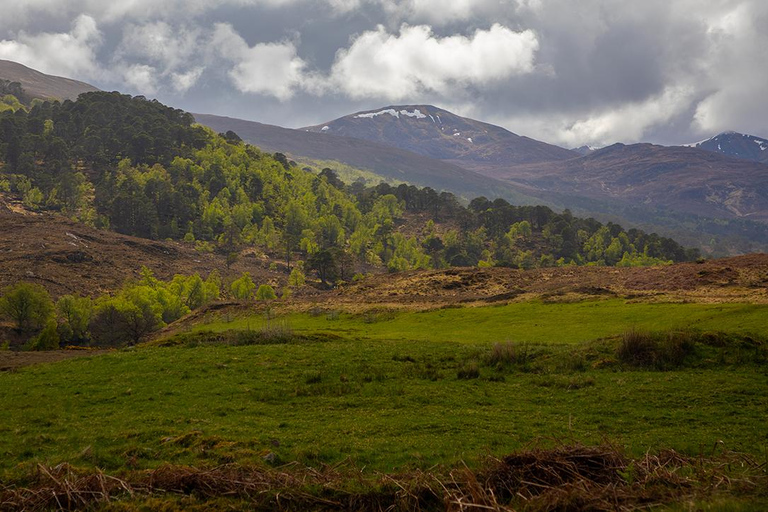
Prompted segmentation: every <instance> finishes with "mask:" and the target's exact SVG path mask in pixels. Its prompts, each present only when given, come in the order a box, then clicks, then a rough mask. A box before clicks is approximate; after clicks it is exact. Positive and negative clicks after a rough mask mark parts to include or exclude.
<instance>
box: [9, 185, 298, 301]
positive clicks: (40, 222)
mask: <svg viewBox="0 0 768 512" xmlns="http://www.w3.org/2000/svg"><path fill="white" fill-rule="evenodd" d="M0 226H3V229H0V289H2V288H3V287H5V286H8V285H12V284H14V283H16V282H19V281H22V280H23V281H28V282H32V283H37V284H41V285H43V286H45V287H46V288H47V289H48V290H49V291H50V292H51V293H52V294H53V295H54V296H59V295H64V294H68V293H79V294H82V295H92V296H97V295H101V294H104V293H113V292H115V291H117V290H119V289H120V287H121V286H122V285H123V284H124V283H125V281H126V280H127V279H130V278H137V277H138V276H139V270H140V268H141V266H142V265H145V266H147V267H149V268H150V269H151V270H153V271H154V272H155V275H157V277H159V278H161V279H171V278H172V277H173V276H174V275H175V274H186V275H192V274H194V273H196V272H197V273H200V274H201V275H202V276H203V277H205V276H206V275H208V273H210V272H211V271H213V270H214V269H215V270H217V271H219V272H221V273H222V276H223V277H224V279H230V280H231V279H234V278H235V277H237V276H238V275H239V274H240V273H242V272H243V271H245V270H248V271H249V272H251V274H252V275H253V277H254V279H256V280H257V281H259V282H271V283H273V284H274V285H276V286H277V285H279V284H282V283H284V282H285V276H284V275H282V274H280V273H278V272H272V271H270V270H268V268H267V267H268V263H265V262H264V261H262V260H257V259H255V258H243V259H241V260H239V261H236V262H234V263H232V264H231V265H227V262H226V256H225V255H222V254H216V253H200V252H199V251H196V250H195V248H194V246H193V245H192V244H188V243H181V242H169V241H158V240H146V239H143V238H137V237H133V236H127V235H121V234H119V233H113V232H111V231H106V230H100V229H94V228H91V227H88V226H86V225H85V224H83V223H80V222H75V221H73V220H69V219H67V218H65V217H64V216H62V215H56V214H50V213H46V214H33V213H30V212H29V211H27V210H25V209H24V208H22V207H20V205H17V204H13V202H12V201H10V200H9V199H8V197H7V196H6V195H4V194H2V193H0Z"/></svg>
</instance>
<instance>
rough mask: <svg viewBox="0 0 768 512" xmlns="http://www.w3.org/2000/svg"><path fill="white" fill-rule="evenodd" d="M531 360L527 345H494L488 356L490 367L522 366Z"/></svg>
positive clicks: (509, 343) (507, 343) (508, 343)
mask: <svg viewBox="0 0 768 512" xmlns="http://www.w3.org/2000/svg"><path fill="white" fill-rule="evenodd" d="M530 359H531V353H530V346H529V345H528V344H527V343H522V344H517V343H512V342H509V341H508V342H506V343H494V344H493V347H491V353H490V354H489V355H488V364H489V365H490V366H514V365H524V364H526V363H528V362H529V361H530Z"/></svg>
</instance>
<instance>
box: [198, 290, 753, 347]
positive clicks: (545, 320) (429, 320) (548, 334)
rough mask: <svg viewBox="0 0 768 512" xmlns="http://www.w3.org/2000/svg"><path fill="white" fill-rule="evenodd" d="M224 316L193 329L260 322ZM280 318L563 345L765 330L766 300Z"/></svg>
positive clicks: (385, 331)
mask: <svg viewBox="0 0 768 512" xmlns="http://www.w3.org/2000/svg"><path fill="white" fill-rule="evenodd" d="M225 316H226V315H217V316H213V317H211V318H209V319H208V321H206V322H205V323H204V324H198V325H196V326H195V327H194V328H193V329H192V330H197V331H212V332H221V331H227V330H232V329H247V328H250V329H258V328H261V327H262V326H263V324H264V322H265V320H264V316H263V315H261V314H258V315H253V316H249V315H241V316H238V317H230V318H225ZM281 320H282V321H283V322H286V323H287V325H289V326H290V328H291V329H292V330H294V331H295V332H297V333H302V332H305V333H306V332H316V331H333V332H334V333H336V334H338V335H340V336H342V337H345V338H349V339H371V340H413V341H453V342H457V343H468V344H473V343H493V342H504V341H515V342H533V343H555V344H561V343H579V342H584V341H589V340H593V339H596V338H602V337H608V336H616V335H619V334H621V333H622V332H624V331H625V330H627V329H631V328H641V329H648V330H665V329H684V328H695V329H701V330H721V331H729V332H742V333H744V332H753V333H761V332H762V333H768V305H765V304H760V305H757V304H695V303H659V304H655V303H642V302H638V303H628V302H627V301H625V300H622V299H608V300H598V301H585V302H575V303H557V302H555V303H545V302H540V301H532V302H519V303H512V304H507V305H500V306H487V307H476V308H445V309H437V310H431V311H424V312H409V311H401V312H396V311H389V310H380V309H372V310H371V312H369V313H363V314H348V313H343V312H340V311H337V310H334V309H332V308H328V309H327V310H325V311H320V312H319V313H318V314H315V315H311V314H291V315H287V316H283V317H281Z"/></svg>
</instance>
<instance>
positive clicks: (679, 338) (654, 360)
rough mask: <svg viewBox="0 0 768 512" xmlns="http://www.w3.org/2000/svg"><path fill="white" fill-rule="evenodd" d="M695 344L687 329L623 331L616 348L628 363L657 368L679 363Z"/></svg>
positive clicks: (618, 354) (690, 352)
mask: <svg viewBox="0 0 768 512" xmlns="http://www.w3.org/2000/svg"><path fill="white" fill-rule="evenodd" d="M695 345H696V336H695V334H694V333H692V332H691V331H668V332H646V331H639V330H637V329H630V330H628V331H626V332H625V333H624V334H623V335H622V338H621V343H620V344H619V347H618V350H617V353H616V355H617V357H618V359H619V361H621V362H623V363H625V364H629V365H632V366H640V367H652V368H656V369H659V370H663V369H666V368H675V367H679V366H682V365H683V363H684V362H685V360H686V358H688V356H690V355H691V354H692V353H693V351H694V348H695Z"/></svg>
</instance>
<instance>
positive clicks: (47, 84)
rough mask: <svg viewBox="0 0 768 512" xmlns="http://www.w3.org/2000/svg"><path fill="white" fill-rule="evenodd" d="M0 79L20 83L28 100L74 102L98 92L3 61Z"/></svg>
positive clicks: (82, 84) (94, 89) (79, 82)
mask: <svg viewBox="0 0 768 512" xmlns="http://www.w3.org/2000/svg"><path fill="white" fill-rule="evenodd" d="M0 79H4V80H8V81H10V82H18V83H20V84H21V87H22V89H23V90H24V93H25V94H26V95H27V96H29V98H30V99H33V98H39V99H59V100H76V99H77V97H78V96H79V95H80V94H82V93H84V92H96V91H98V90H99V89H98V88H97V87H94V86H93V85H91V84H87V83H85V82H81V81H79V80H73V79H71V78H65V77H61V76H54V75H48V74H46V73H41V72H40V71H37V70H35V69H32V68H30V67H27V66H25V65H23V64H20V63H18V62H14V61H10V60H3V59H0Z"/></svg>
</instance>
